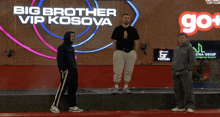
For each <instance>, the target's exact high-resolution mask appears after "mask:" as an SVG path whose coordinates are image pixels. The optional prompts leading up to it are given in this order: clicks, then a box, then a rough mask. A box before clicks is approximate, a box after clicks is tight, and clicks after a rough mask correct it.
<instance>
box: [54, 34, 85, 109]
mask: <svg viewBox="0 0 220 117" xmlns="http://www.w3.org/2000/svg"><path fill="white" fill-rule="evenodd" d="M74 39H75V33H74V32H72V31H69V32H66V33H65V35H64V42H63V43H62V44H61V45H60V46H59V47H58V49H57V63H58V68H59V72H60V74H61V83H60V86H59V88H58V90H57V93H56V96H55V99H54V102H53V104H52V106H51V109H50V110H51V111H52V112H53V113H60V111H59V109H58V105H59V102H60V100H61V99H62V97H63V95H64V93H65V91H66V89H67V88H68V102H69V112H82V111H83V110H82V109H79V108H78V107H77V103H76V92H77V89H78V72H77V64H76V60H75V52H74V51H75V50H74V48H73V47H72V44H73V42H74Z"/></svg>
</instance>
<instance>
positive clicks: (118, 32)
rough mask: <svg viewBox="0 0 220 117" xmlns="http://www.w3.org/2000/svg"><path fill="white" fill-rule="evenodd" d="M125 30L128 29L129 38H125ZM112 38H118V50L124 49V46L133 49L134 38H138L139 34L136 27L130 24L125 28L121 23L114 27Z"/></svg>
mask: <svg viewBox="0 0 220 117" xmlns="http://www.w3.org/2000/svg"><path fill="white" fill-rule="evenodd" d="M124 31H127V33H128V37H127V39H125V38H124ZM111 38H112V39H115V40H117V43H116V49H117V50H122V49H123V48H126V49H130V50H133V46H134V40H138V39H139V35H138V33H137V30H136V29H135V28H134V27H131V26H129V27H127V28H124V27H123V26H122V25H120V26H118V27H116V28H115V29H114V31H113V34H112V37H111Z"/></svg>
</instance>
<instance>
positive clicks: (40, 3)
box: [38, 0, 92, 39]
mask: <svg viewBox="0 0 220 117" xmlns="http://www.w3.org/2000/svg"><path fill="white" fill-rule="evenodd" d="M85 1H86V3H87V4H88V6H89V10H90V11H91V10H92V7H91V5H90V3H89V2H88V0H85ZM43 2H44V0H41V1H40V2H39V4H38V7H41V5H42V4H43ZM40 25H41V26H42V27H43V29H44V30H45V31H46V32H47V33H49V34H50V35H52V36H54V37H56V38H60V39H63V37H61V36H58V35H55V34H54V33H52V32H50V31H49V30H48V29H47V28H46V27H45V25H44V24H43V23H40ZM90 27H91V25H89V26H88V27H87V29H86V30H85V31H84V32H82V33H81V34H79V35H76V36H75V37H76V38H77V37H80V36H82V35H83V34H85V33H86V32H87V31H88V30H89V28H90Z"/></svg>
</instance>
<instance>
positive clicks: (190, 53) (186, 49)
mask: <svg viewBox="0 0 220 117" xmlns="http://www.w3.org/2000/svg"><path fill="white" fill-rule="evenodd" d="M195 64H196V52H195V50H194V49H193V48H192V46H190V43H189V41H187V42H186V43H185V44H184V45H182V46H181V45H179V46H178V47H177V48H176V49H175V50H174V55H173V65H172V70H173V71H182V70H188V71H191V70H192V69H193V68H194V67H195Z"/></svg>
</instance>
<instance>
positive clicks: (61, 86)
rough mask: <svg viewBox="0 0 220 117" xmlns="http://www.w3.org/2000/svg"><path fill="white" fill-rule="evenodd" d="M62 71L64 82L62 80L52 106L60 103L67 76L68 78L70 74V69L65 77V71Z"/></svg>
mask: <svg viewBox="0 0 220 117" xmlns="http://www.w3.org/2000/svg"><path fill="white" fill-rule="evenodd" d="M61 73H62V79H63V82H60V85H59V87H58V90H57V93H56V96H55V99H54V102H53V105H52V106H57V107H58V105H59V101H60V98H61V94H62V92H63V88H64V85H65V83H66V78H67V75H68V70H67V71H66V74H65V77H64V73H63V72H62V71H61Z"/></svg>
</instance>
